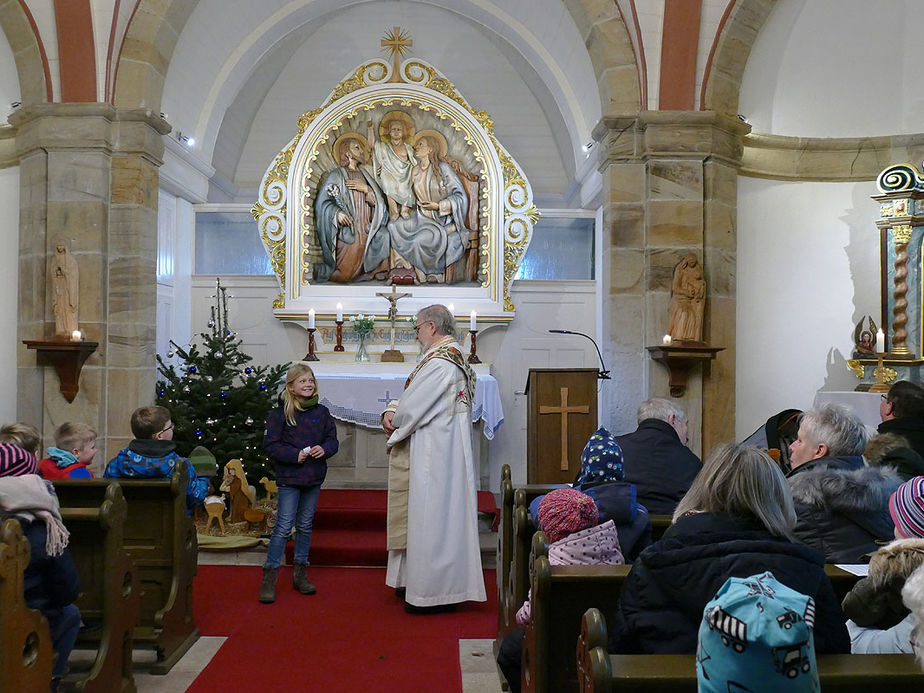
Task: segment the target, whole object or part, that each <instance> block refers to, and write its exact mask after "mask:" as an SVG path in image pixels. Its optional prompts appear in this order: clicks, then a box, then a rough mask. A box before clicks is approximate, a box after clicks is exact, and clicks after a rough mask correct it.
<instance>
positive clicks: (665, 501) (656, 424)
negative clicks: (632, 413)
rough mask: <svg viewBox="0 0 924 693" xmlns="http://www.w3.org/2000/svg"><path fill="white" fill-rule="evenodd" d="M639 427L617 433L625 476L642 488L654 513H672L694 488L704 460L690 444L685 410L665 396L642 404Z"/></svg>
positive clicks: (641, 496)
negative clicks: (695, 479) (688, 443)
mask: <svg viewBox="0 0 924 693" xmlns="http://www.w3.org/2000/svg"><path fill="white" fill-rule="evenodd" d="M637 419H638V428H637V429H636V430H635V431H634V432H633V433H627V434H625V435H621V436H617V437H616V442H617V443H619V447H620V448H621V449H622V455H623V466H624V468H625V480H626V481H627V482H629V483H630V484H633V485H634V486H635V487H636V488H637V489H638V502H639V503H641V504H642V505H644V506H645V507H646V508H647V509H648V512H649V513H651V514H653V515H670V514H671V513H673V512H674V508H675V507H676V506H677V503H678V501H679V500H680V499H681V498H682V497H683V494H684V493H686V492H687V489H688V488H690V484H692V483H693V479H694V478H695V477H696V475H697V473H698V472H699V470H700V469H702V466H703V465H702V462H701V461H700V459H699V458H698V457H697V456H696V454H695V453H694V452H693V451H692V450H690V448H688V447H687V419H686V415H685V414H684V413H683V410H682V409H680V408H679V407H678V406H677V405H675V404H674V403H673V402H670V401H668V400H666V399H663V398H661V397H652V398H651V399H646V400H645V401H644V402H642V403H641V405H640V406H639V408H638V416H637Z"/></svg>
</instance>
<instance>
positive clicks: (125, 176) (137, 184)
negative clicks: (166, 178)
mask: <svg viewBox="0 0 924 693" xmlns="http://www.w3.org/2000/svg"><path fill="white" fill-rule="evenodd" d="M157 186H158V175H157V167H156V166H153V165H152V164H151V163H150V162H149V161H146V160H145V159H144V157H142V156H140V155H132V156H115V157H113V159H112V198H111V199H112V204H113V205H119V204H123V205H140V206H142V207H147V208H148V209H154V210H156V209H157Z"/></svg>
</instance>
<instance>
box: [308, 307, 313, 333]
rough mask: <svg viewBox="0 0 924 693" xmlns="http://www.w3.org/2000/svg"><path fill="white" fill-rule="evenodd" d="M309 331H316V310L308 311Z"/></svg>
mask: <svg viewBox="0 0 924 693" xmlns="http://www.w3.org/2000/svg"><path fill="white" fill-rule="evenodd" d="M308 329H309V330H313V329H314V308H312V309H311V310H309V311H308Z"/></svg>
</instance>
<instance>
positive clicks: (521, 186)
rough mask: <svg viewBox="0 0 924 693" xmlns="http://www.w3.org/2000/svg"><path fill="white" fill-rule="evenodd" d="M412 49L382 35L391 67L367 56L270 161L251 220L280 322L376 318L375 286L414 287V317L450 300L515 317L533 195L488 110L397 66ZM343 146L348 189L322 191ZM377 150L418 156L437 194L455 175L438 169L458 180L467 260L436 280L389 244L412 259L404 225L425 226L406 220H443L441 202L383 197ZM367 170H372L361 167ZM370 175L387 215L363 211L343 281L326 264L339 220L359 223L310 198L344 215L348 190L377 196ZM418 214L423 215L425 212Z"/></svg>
mask: <svg viewBox="0 0 924 693" xmlns="http://www.w3.org/2000/svg"><path fill="white" fill-rule="evenodd" d="M412 45H413V41H412V40H411V38H410V36H409V35H408V34H407V33H406V32H404V31H402V30H401V29H400V27H394V28H393V29H391V30H390V31H389V32H387V33H386V34H385V36H384V38H383V39H382V42H381V46H382V48H383V49H384V50H385V52H386V53H387V54H389V57H390V58H391V60H383V59H379V58H375V59H371V60H368V61H366V62H364V63H362V64H361V65H359V66H358V67H357V68H356V69H355V70H354V71H353V73H352V74H350V75H349V76H348V77H347V78H345V79H344V80H343V81H342V82H340V84H338V85H337V86H336V87H335V88H334V89H333V91H332V92H331V93H330V95H329V96H328V98H327V100H326V101H325V102H324V104H323V105H322V106H321V107H320V108H317V109H313V110H309V111H306V112H305V113H304V114H302V116H300V117H299V118H298V120H297V123H296V134H295V136H294V137H293V138H292V139H291V140H290V141H289V143H288V144H287V145H286V146H285V148H284V149H283V150H282V151H280V152H279V153H278V154H277V155H276V157H275V159H274V160H273V162H272V164H271V165H270V166H269V167H268V168H267V170H266V173H265V174H264V176H263V179H262V181H261V183H260V188H259V196H258V200H257V202H256V204H254V206H253V208H252V210H251V211H252V214H253V216H254V218H255V219H256V220H257V222H258V228H259V233H260V238H261V240H262V242H263V244H264V247H265V249H266V252H267V254H268V256H269V258H270V260H271V263H272V267H273V271H274V272H275V274H276V276H277V277H278V279H279V282H280V285H281V287H282V292H281V293H280V295H279V297H278V298H277V299H276V301H274V304H273V308H274V313H275V314H276V316H277V317H280V318H289V319H297V318H301V317H304V316H305V315H307V312H308V310H309V308H314V309H315V311H316V312H317V313H318V314H319V315H320V314H323V313H330V314H332V313H333V312H334V310H333V306H334V304H335V303H336V301H337V300H341V301H342V300H343V299H344V298H348V299H349V300H350V301H351V306H350V309H351V310H359V311H363V312H369V313H374V312H375V310H377V308H376V305H379V304H380V303H381V302H380V301H378V302H377V303H376V298H375V292H376V291H380V290H381V287H382V286H383V285H387V284H388V283H396V284H411V283H414V284H419V285H420V287H419V289H418V290H417V291H415V295H416V296H419V297H420V299H421V301H425V302H424V303H422V304H421V307H422V306H423V305H427V304H428V303H433V302H443V303H449V302H453V303H454V304H455V306H456V309H457V310H458V311H461V312H462V314H468V312H469V311H470V310H476V311H477V313H478V315H479V317H480V318H483V319H487V320H491V319H492V318H494V319H496V320H500V321H504V320H509V319H511V318H512V315H513V312H514V305H513V302H512V301H511V298H510V286H511V283H512V281H513V277H514V275H515V274H516V271H517V269H518V267H519V265H520V262H521V261H522V259H523V256H524V254H525V252H526V249H527V247H528V246H529V243H530V240H531V238H532V229H533V226H534V224H535V223H536V221H537V220H538V218H539V210H538V208H537V207H536V206H535V204H533V195H532V189H531V187H530V185H529V183H528V181H527V180H526V176H525V175H524V173H523V171H522V169H521V168H520V167H519V165H518V164H517V163H516V161H514V159H513V158H512V157H511V156H510V154H509V153H508V152H507V151H506V150H505V149H504V147H503V146H502V145H501V144H500V142H498V140H497V138H496V136H495V133H494V122H493V120H492V119H491V117H490V116H489V115H488V114H487V113H486V112H485V111H482V110H477V109H475V108H473V107H472V106H471V105H469V104H468V102H467V101H466V100H465V99H464V98H463V97H462V95H461V94H460V93H459V92H458V91H457V89H456V88H455V86H454V85H453V84H452V82H450V80H449V79H448V78H447V77H446V76H445V75H443V74H442V73H441V72H440V71H439V70H438V69H437V68H436V67H434V66H432V65H430V64H428V63H426V62H425V61H424V60H421V59H419V58H409V59H405V60H402V58H403V57H404V56H405V55H406V54H407V53H409V50H410V47H411V46H412ZM392 121H400V125H401V129H400V131H399V135H398V136H395V135H391V137H392V139H391V140H387V139H386V138H387V137H389V133H388V131H387V128H386V125H388V126H389V127H392ZM401 138H403V139H401ZM399 140H400V143H399ZM349 141H353V142H356V143H357V144H350V145H349V146H351V147H356V148H357V153H356V155H355V157H354V158H355V161H351V162H350V163H351V164H352V165H353V168H350V171H351V173H352V176H353V180H351V181H350V182H349V183H348V184H347V186H346V187H347V188H349V191H346V190H343V189H341V186H340V185H333V184H330V183H327V182H326V181H329V180H331V178H330V176H331V175H332V172H333V171H334V170H335V169H340V170H341V171H346V170H347V169H348V168H349V167H348V166H347V164H345V163H344V161H345V157H346V158H347V159H348V157H347V155H346V154H344V148H345V147H346V146H347V143H348V142H349ZM342 143H343V147H342V146H341V144H342ZM427 143H429V144H427ZM386 145H388V146H390V147H392V148H393V149H394V152H395V154H398V153H399V150H400V155H401V158H402V159H403V161H405V162H413V163H414V167H417V166H418V164H417V162H418V159H417V158H415V157H418V156H426V159H420V162H421V165H420V167H422V166H423V162H424V161H426V162H427V163H430V164H432V165H433V169H432V170H431V171H432V173H431V174H428V175H432V176H439V175H442V179H441V180H442V186H441V187H440V191H441V192H442V191H444V189H445V186H446V185H449V184H451V183H452V180H454V178H453V174H452V173H448V174H447V173H446V169H445V166H444V164H445V165H446V166H451V168H452V169H453V171H454V172H455V174H457V176H456V178H457V179H458V181H459V183H460V184H461V188H462V192H461V193H459V195H458V199H459V200H461V202H459V203H458V204H459V209H460V210H461V211H457V212H456V211H454V212H453V214H456V216H455V217H453V218H454V219H456V220H459V219H461V220H463V224H464V228H463V229H459V228H458V227H459V226H460V224H459V223H455V224H454V225H453V226H452V229H453V232H456V231H458V236H459V238H462V237H463V236H464V234H463V233H462V232H463V231H465V232H468V237H467V240H462V241H460V243H461V244H462V247H463V251H464V255H463V256H462V257H461V258H458V259H453V260H452V262H451V263H450V259H449V258H448V257H443V258H442V262H443V264H444V265H445V271H442V267H438V270H439V271H431V270H432V269H433V268H432V267H431V266H428V265H426V264H425V261H424V260H415V259H413V258H411V259H408V258H407V257H406V256H407V255H409V253H408V252H406V251H405V247H403V246H400V245H398V241H397V240H396V238H404V239H405V240H402V241H401V242H402V243H404V244H405V246H407V245H408V244H410V245H411V247H410V251H414V250H415V247H414V244H417V243H421V242H422V241H418V240H416V236H415V235H414V234H412V233H410V230H413V227H412V226H409V224H411V223H419V224H423V223H425V222H426V220H425V219H424V220H423V221H414V222H411V221H408V220H409V219H411V215H414V214H416V215H417V217H416V219H423V216H422V215H424V214H428V215H429V217H430V218H433V219H436V218H437V214H438V215H440V216H441V218H443V219H445V218H447V213H446V211H445V208H444V206H443V202H444V201H443V200H440V202H439V211H436V208H437V206H438V205H437V202H436V200H435V199H434V201H432V202H430V201H429V200H426V201H421V200H422V199H423V198H421V196H420V195H419V194H418V195H417V197H416V198H414V199H416V201H417V209H416V210H415V209H414V208H413V207H412V206H411V205H409V204H405V203H403V202H400V201H399V198H398V195H397V194H394V195H393V194H392V192H391V190H390V189H388V188H387V186H386V182H387V181H386V180H385V178H381V180H380V177H381V176H382V175H383V174H382V167H381V164H380V163H379V162H380V160H379V159H378V158H376V157H378V156H380V154H379V152H381V151H383V150H384V148H385V147H386ZM433 145H435V146H433ZM377 147H380V148H381V149H379V148H377ZM428 148H429V150H430V153H429V154H427V151H428ZM434 149H435V150H437V151H433V150H434ZM404 152H407V154H406V156H405V154H404ZM419 152H423V154H419ZM364 153H365V154H364ZM366 157H367V160H366V161H364V160H363V159H364V158H366ZM368 161H374V162H375V164H374V165H369V163H368ZM399 163H400V162H399ZM363 170H364V171H365V173H364V174H363V175H364V176H365V177H366V181H367V184H363V183H362V182H360V183H358V184H357V183H355V182H354V181H355V180H357V179H359V180H360V181H361V178H360V177H359V174H360V173H362V171H363ZM412 170H414V168H412ZM370 175H371V176H372V177H374V179H375V180H374V182H375V183H381V193H382V199H384V200H385V201H387V202H388V206H387V208H386V207H385V206H384V205H380V207H381V208H384V209H385V214H387V217H386V216H383V213H382V211H381V209H379V207H376V206H375V205H373V204H372V203H371V202H370V203H369V204H370V206H371V207H372V209H373V210H374V211H373V212H371V214H372V215H373V219H372V221H371V222H369V221H366V222H365V223H366V224H367V228H368V237H367V238H366V240H365V253H366V254H364V255H362V258H361V260H360V261H359V263H360V264H359V269H358V270H357V269H356V264H355V263H354V265H353V266H352V267H351V272H352V274H350V273H343V272H341V270H340V264H339V262H340V260H339V259H338V260H337V263H338V264H337V266H336V268H332V265H331V260H330V256H331V253H332V252H339V250H340V247H341V246H340V238H341V236H340V235H339V234H340V233H341V231H340V229H343V228H344V226H346V225H347V220H349V226H350V229H353V226H354V225H355V226H356V227H357V228H361V227H362V223H363V222H360V221H356V222H355V223H354V221H353V219H352V218H350V217H349V216H340V215H341V214H342V212H341V211H336V210H335V211H334V217H333V218H334V219H336V221H334V222H330V221H329V220H328V218H327V217H324V218H323V219H322V218H321V217H319V215H318V210H319V205H320V204H321V202H320V201H319V200H321V198H322V197H324V196H325V195H326V196H327V197H329V198H332V199H334V201H336V203H337V204H338V206H340V208H341V210H343V209H345V208H344V206H343V204H341V201H342V200H343V198H344V197H346V196H347V195H349V194H355V189H356V188H355V186H356V185H359V186H360V187H362V188H365V189H366V190H367V192H366V193H365V194H366V195H367V197H368V196H369V195H372V194H373V192H375V191H374V190H372V188H373V187H375V186H373V185H371V184H369V183H368V182H369V178H370ZM447 179H449V180H450V182H449V183H448V184H447ZM343 180H346V179H343ZM415 184H416V182H415ZM456 187H457V188H458V187H460V186H459V185H457V186H456ZM350 191H352V193H351V192H350ZM414 192H415V193H416V192H417V189H416V188H415V189H414ZM430 199H433V198H430ZM427 204H428V205H430V206H429V207H426V206H425V205H427ZM357 209H358V208H357ZM454 209H456V208H454ZM376 214H378V215H379V216H377V217H376V216H375V215H376ZM427 223H431V225H432V224H433V223H432V222H427ZM442 223H445V222H442ZM376 224H378V226H376ZM402 225H403V226H405V227H407V228H408V229H409V231H408V232H407V233H405V235H404V236H403V237H401V236H398V235H396V231H395V230H394V229H395V228H396V227H401V226H402ZM420 228H423V227H422V226H421V227H420ZM331 229H333V230H331ZM386 229H387V230H386ZM375 234H379V235H378V236H375ZM383 234H384V235H383ZM332 236H333V238H334V240H333V241H331V240H330V238H331V237H332ZM375 239H377V240H378V242H380V244H387V245H388V248H389V251H388V256H387V258H386V257H385V256H384V255H382V256H381V258H384V259H381V258H380V256H378V255H376V256H375V257H374V259H372V260H368V258H369V257H370V256H372V254H373V250H374V248H373V246H374V243H373V241H374V240H375ZM407 239H411V240H407ZM356 245H360V241H357V242H356ZM332 246H333V247H334V251H331V247H332ZM383 252H384V251H383ZM446 255H448V251H447V253H446ZM415 257H416V256H415ZM380 259H381V262H379V260H380ZM438 261H439V260H436V261H432V262H431V264H435V263H437V262H438ZM377 262H378V264H375V263H377ZM370 264H373V265H374V268H373V269H370V268H369V265H370ZM450 264H451V267H450ZM399 269H401V270H403V272H399V271H398V270H399Z"/></svg>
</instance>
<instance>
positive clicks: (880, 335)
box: [876, 329, 885, 354]
mask: <svg viewBox="0 0 924 693" xmlns="http://www.w3.org/2000/svg"><path fill="white" fill-rule="evenodd" d="M884 351H885V332H883V331H882V330H881V329H880V330H876V353H877V354H881V353H882V352H884Z"/></svg>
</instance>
